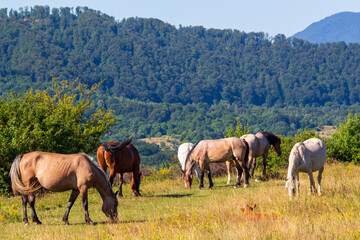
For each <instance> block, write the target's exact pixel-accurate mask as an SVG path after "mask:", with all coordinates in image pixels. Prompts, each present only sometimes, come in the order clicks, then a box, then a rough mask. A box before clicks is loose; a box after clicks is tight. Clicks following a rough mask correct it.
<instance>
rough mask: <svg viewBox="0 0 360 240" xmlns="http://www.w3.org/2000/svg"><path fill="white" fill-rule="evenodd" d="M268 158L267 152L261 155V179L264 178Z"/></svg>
mask: <svg viewBox="0 0 360 240" xmlns="http://www.w3.org/2000/svg"><path fill="white" fill-rule="evenodd" d="M268 156H269V152H266V153H264V155H263V177H266V165H267V158H268Z"/></svg>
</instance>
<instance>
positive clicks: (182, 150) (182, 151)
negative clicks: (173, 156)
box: [178, 142, 199, 177]
mask: <svg viewBox="0 0 360 240" xmlns="http://www.w3.org/2000/svg"><path fill="white" fill-rule="evenodd" d="M193 147H194V144H193V143H190V142H188V143H183V144H181V145H180V146H179V148H178V159H179V161H180V164H181V174H182V176H184V175H185V161H186V157H187V155H188V154H189V152H190V151H191V149H193ZM194 167H195V173H196V176H198V177H199V167H198V164H197V163H195V165H194Z"/></svg>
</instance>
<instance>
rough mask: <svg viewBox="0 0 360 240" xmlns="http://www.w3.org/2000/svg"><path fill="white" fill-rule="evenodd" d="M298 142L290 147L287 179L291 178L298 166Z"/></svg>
mask: <svg viewBox="0 0 360 240" xmlns="http://www.w3.org/2000/svg"><path fill="white" fill-rule="evenodd" d="M299 146H300V145H299V144H295V146H294V147H293V148H292V149H291V152H290V157H289V168H288V177H287V178H288V180H289V179H292V178H293V177H294V176H295V175H296V172H297V169H298V167H299V156H300V152H299Z"/></svg>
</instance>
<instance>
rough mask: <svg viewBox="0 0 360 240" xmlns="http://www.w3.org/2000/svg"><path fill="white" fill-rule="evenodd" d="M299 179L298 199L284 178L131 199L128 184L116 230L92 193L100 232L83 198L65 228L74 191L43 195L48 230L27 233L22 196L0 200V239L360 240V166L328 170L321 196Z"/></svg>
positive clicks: (146, 187) (157, 184) (179, 186)
mask: <svg viewBox="0 0 360 240" xmlns="http://www.w3.org/2000/svg"><path fill="white" fill-rule="evenodd" d="M281 175H282V176H286V174H285V172H282V174H281ZM316 176H317V175H316ZM300 178H301V183H300V184H301V185H300V188H301V195H300V197H299V198H294V199H293V200H289V198H288V197H287V194H286V191H285V187H284V186H285V180H284V179H281V180H280V179H270V180H269V181H263V182H260V183H255V182H254V180H251V181H250V184H251V185H250V187H249V188H247V189H244V188H234V187H233V185H226V178H225V177H220V178H215V179H214V184H215V186H214V188H213V189H212V190H209V189H203V190H197V189H196V186H197V184H198V182H195V183H194V184H195V188H194V189H191V190H188V189H185V188H184V184H183V181H182V180H181V179H176V180H170V179H165V180H162V181H160V180H158V181H155V180H148V179H143V181H142V185H141V192H142V195H143V196H142V197H137V198H135V197H132V196H131V191H130V186H129V184H127V185H125V187H124V189H123V191H124V198H122V199H120V201H119V207H118V212H119V220H120V223H118V224H108V223H107V221H108V220H107V218H106V217H105V215H104V214H103V213H102V211H101V205H102V201H101V198H100V196H99V194H98V193H97V192H96V190H95V189H91V191H90V196H89V197H90V200H89V213H90V217H91V218H92V220H93V221H94V222H95V223H96V225H95V226H89V225H86V224H85V222H84V212H83V209H82V205H81V201H80V200H79V199H78V200H77V201H76V202H75V204H74V206H73V208H72V210H71V212H70V216H69V222H70V226H65V225H64V224H63V222H62V216H63V214H64V212H65V207H66V203H67V200H68V198H69V196H70V192H66V193H55V194H46V195H43V196H40V197H38V198H37V202H36V209H37V212H38V216H39V218H40V220H41V221H42V222H43V224H42V225H39V226H38V225H36V224H32V222H31V223H30V226H27V227H25V226H24V224H23V222H22V206H21V198H20V197H19V196H17V197H11V198H5V197H0V198H1V199H0V224H1V226H2V227H1V229H2V230H1V231H0V239H360V166H357V165H353V164H347V165H345V164H338V163H331V164H327V165H326V167H325V171H324V174H323V183H322V189H323V196H322V197H315V196H309V195H308V186H309V181H308V177H307V175H306V174H302V173H300ZM205 185H207V181H206V182H205ZM114 188H115V187H114ZM246 203H249V204H254V203H256V204H257V207H256V210H257V211H264V212H273V213H274V214H275V215H276V217H275V218H271V219H263V220H259V221H255V220H251V219H246V218H245V217H244V215H243V212H242V211H240V208H241V207H244V205H245V204H246ZM28 213H29V214H30V211H29V210H28Z"/></svg>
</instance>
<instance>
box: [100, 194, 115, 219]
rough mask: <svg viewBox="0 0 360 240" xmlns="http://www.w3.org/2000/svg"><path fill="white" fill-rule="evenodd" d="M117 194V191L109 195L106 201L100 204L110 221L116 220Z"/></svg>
mask: <svg viewBox="0 0 360 240" xmlns="http://www.w3.org/2000/svg"><path fill="white" fill-rule="evenodd" d="M117 194H118V191H117V192H116V193H115V194H113V196H111V197H109V198H108V199H107V200H106V201H104V203H103V206H102V211H103V212H104V213H105V215H106V216H107V217H108V218H109V219H110V223H117V222H118V214H117V206H118V200H117V198H116V196H117Z"/></svg>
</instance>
